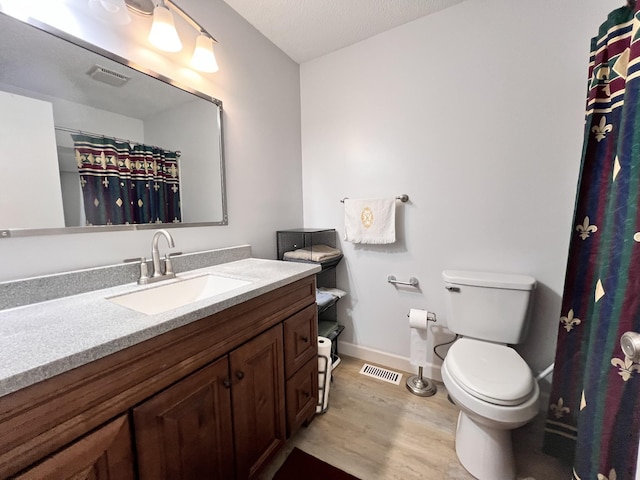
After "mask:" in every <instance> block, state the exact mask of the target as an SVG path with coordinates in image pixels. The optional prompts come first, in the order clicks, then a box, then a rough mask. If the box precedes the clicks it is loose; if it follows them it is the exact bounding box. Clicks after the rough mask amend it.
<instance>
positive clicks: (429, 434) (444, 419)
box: [259, 356, 571, 480]
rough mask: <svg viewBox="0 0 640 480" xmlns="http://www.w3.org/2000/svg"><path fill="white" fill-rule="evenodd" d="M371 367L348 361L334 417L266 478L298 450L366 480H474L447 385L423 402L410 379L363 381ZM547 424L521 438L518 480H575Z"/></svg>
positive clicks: (317, 423) (270, 471)
mask: <svg viewBox="0 0 640 480" xmlns="http://www.w3.org/2000/svg"><path fill="white" fill-rule="evenodd" d="M363 363H364V362H362V361H361V360H358V359H354V358H349V357H344V356H343V357H342V362H341V363H340V365H338V367H337V368H336V369H335V370H334V372H333V377H334V378H333V384H332V385H331V389H330V394H329V410H328V411H327V412H326V413H324V414H322V415H316V417H315V419H314V420H313V422H312V423H311V425H310V426H309V427H308V428H302V429H301V430H300V431H299V433H297V434H296V435H295V436H294V437H293V438H292V439H291V440H290V441H289V442H288V443H287V445H286V446H285V447H284V448H283V449H282V451H281V452H280V453H279V454H278V455H277V457H276V458H275V459H274V460H273V462H272V463H271V464H270V465H269V466H268V467H267V468H266V469H265V471H263V473H262V475H261V476H260V477H259V479H260V480H270V479H271V478H272V477H273V475H274V474H275V472H276V471H277V470H278V468H279V467H280V465H282V462H284V460H285V458H286V457H287V455H288V454H289V452H290V451H291V450H292V449H293V447H296V446H297V447H298V448H300V449H301V450H304V451H305V452H307V453H309V454H311V455H314V456H316V457H318V458H320V459H322V460H324V461H325V462H327V463H330V464H332V465H335V466H336V467H338V468H341V469H342V470H344V471H346V472H349V473H351V474H352V475H355V476H357V477H358V478H360V479H362V480H418V479H420V480H468V479H473V478H474V477H472V476H471V475H470V474H469V473H468V472H467V471H466V470H465V469H464V468H463V467H462V466H461V465H460V464H459V463H458V460H457V457H456V454H455V450H454V433H455V426H456V420H457V416H458V410H457V409H456V407H455V406H454V405H452V404H451V403H450V402H449V401H448V400H447V393H446V391H445V388H444V386H443V385H442V384H437V386H438V392H437V393H436V395H434V396H432V397H427V398H421V397H417V396H415V395H412V394H411V393H409V391H408V390H407V388H406V386H405V380H406V378H407V375H409V374H407V373H405V372H403V373H404V376H403V378H402V381H401V383H400V385H393V384H390V383H387V382H383V381H381V380H377V379H374V378H370V377H367V376H365V375H361V374H359V371H360V368H361V367H362V364H363ZM541 421H542V419H541V418H539V419H537V420H536V421H534V422H532V423H531V424H529V425H526V426H524V427H522V428H520V429H518V430H516V431H514V433H513V439H514V448H515V451H516V465H517V471H518V479H523V480H524V479H526V480H531V479H535V480H563V479H568V478H571V470H570V469H569V468H567V467H564V466H562V465H561V464H560V463H559V462H558V461H557V460H556V459H555V458H553V457H549V456H547V455H545V454H543V453H541V451H540V449H541V441H542V426H541ZM300 479H301V480H304V473H302V472H301V476H300ZM328 480H329V479H328ZM494 480H503V479H494Z"/></svg>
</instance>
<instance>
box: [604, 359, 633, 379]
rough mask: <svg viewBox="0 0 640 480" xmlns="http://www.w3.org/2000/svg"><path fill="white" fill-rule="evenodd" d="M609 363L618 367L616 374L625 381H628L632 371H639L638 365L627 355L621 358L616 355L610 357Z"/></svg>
mask: <svg viewBox="0 0 640 480" xmlns="http://www.w3.org/2000/svg"><path fill="white" fill-rule="evenodd" d="M611 365H613V366H614V367H618V369H619V370H620V371H619V372H618V375H620V376H621V377H622V380H624V381H625V382H627V381H629V379H630V378H631V377H632V376H633V372H639V373H640V365H639V364H637V363H634V362H633V360H631V359H630V358H628V357H624V358H623V359H620V358H617V357H616V358H612V359H611Z"/></svg>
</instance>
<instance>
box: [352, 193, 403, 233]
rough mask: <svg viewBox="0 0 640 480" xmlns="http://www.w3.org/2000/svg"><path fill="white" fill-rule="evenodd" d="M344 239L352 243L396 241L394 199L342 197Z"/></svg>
mask: <svg viewBox="0 0 640 480" xmlns="http://www.w3.org/2000/svg"><path fill="white" fill-rule="evenodd" d="M344 239H345V240H347V241H348V242H353V243H370V244H382V243H394V242H395V241H396V199H395V197H392V198H377V199H376V198H374V199H351V198H345V199H344Z"/></svg>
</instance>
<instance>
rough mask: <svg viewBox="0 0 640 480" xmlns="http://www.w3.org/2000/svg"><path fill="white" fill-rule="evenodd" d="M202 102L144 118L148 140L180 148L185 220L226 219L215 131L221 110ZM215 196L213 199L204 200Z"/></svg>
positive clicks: (147, 141) (150, 142) (170, 147)
mask: <svg viewBox="0 0 640 480" xmlns="http://www.w3.org/2000/svg"><path fill="white" fill-rule="evenodd" d="M213 107H214V105H212V104H207V103H206V102H202V101H194V102H189V103H187V104H186V105H181V106H179V107H174V108H171V109H169V110H165V111H164V112H160V113H157V114H155V115H153V116H152V117H150V118H145V119H144V134H145V142H146V143H147V144H149V145H158V146H161V147H162V148H164V149H169V150H178V151H180V152H181V153H180V159H179V163H178V165H179V166H180V172H179V174H180V206H181V210H182V221H183V222H185V223H191V222H210V221H212V220H214V221H218V222H219V221H221V220H222V219H223V212H222V202H220V201H213V199H220V198H222V180H221V177H222V174H221V170H220V161H219V159H220V156H221V154H222V152H221V151H220V148H219V147H220V145H219V143H218V142H217V141H216V139H217V136H216V135H215V132H212V129H213V128H214V126H216V127H217V126H218V114H217V112H218V110H217V109H216V108H213ZM203 199H211V201H203Z"/></svg>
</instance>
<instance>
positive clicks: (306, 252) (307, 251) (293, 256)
mask: <svg viewBox="0 0 640 480" xmlns="http://www.w3.org/2000/svg"><path fill="white" fill-rule="evenodd" d="M340 255H342V252H341V251H340V250H338V249H337V248H333V247H330V246H328V245H314V246H312V247H305V248H299V249H297V250H292V251H290V252H284V255H283V258H284V259H285V260H306V261H311V262H324V261H327V260H331V259H332V258H336V257H339V256H340Z"/></svg>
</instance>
